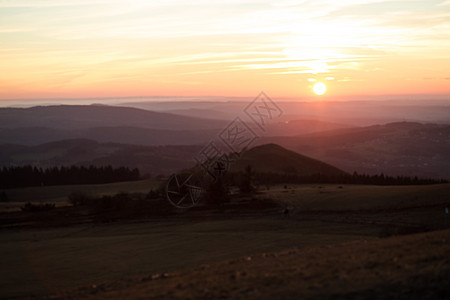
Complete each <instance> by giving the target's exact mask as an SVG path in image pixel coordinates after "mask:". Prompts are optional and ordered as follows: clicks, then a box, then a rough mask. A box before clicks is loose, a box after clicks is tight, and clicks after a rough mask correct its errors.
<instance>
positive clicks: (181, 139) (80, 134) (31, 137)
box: [0, 126, 218, 146]
mask: <svg viewBox="0 0 450 300" xmlns="http://www.w3.org/2000/svg"><path fill="white" fill-rule="evenodd" d="M181 129H182V128H181ZM217 131H218V130H217V129H199V130H164V129H151V128H142V127H128V126H120V127H93V128H86V129H55V128H46V127H25V128H0V144H21V145H39V144H43V143H49V142H54V141H60V140H66V139H92V140H95V141H98V142H104V143H123V144H133V145H147V146H158V145H199V144H203V143H206V142H207V141H209V140H210V139H211V138H212V137H213V136H214V135H215V134H217Z"/></svg>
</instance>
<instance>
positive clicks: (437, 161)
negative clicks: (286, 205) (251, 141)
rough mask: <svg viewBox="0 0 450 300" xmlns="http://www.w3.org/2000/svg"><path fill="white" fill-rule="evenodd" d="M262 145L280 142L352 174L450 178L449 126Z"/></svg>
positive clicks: (340, 133)
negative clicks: (355, 172)
mask: <svg viewBox="0 0 450 300" xmlns="http://www.w3.org/2000/svg"><path fill="white" fill-rule="evenodd" d="M257 142H258V143H276V144H279V145H281V146H283V147H286V148H288V149H291V150H294V151H296V152H299V153H303V154H305V155H308V156H311V157H314V158H316V159H319V160H322V161H324V162H327V163H330V164H332V165H335V166H337V167H339V168H341V169H343V170H345V171H347V172H353V171H357V172H360V173H361V172H362V173H369V174H379V173H382V172H384V173H385V174H389V175H408V176H415V175H417V176H420V177H432V178H446V179H448V178H450V125H440V124H421V123H414V122H397V123H390V124H386V125H375V126H368V127H360V128H349V129H339V130H332V131H328V132H318V133H313V134H307V135H301V136H297V137H264V138H261V139H259V140H258V141H257Z"/></svg>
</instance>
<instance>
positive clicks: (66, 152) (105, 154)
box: [0, 139, 201, 176]
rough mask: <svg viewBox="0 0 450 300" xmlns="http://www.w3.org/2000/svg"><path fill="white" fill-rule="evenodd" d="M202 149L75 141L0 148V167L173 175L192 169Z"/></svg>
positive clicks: (195, 147)
mask: <svg viewBox="0 0 450 300" xmlns="http://www.w3.org/2000/svg"><path fill="white" fill-rule="evenodd" d="M200 149H201V147H200V146H155V147H151V146H137V145H126V144H117V143H99V142H97V141H93V140H86V139H73V140H63V141H58V142H51V143H45V144H41V145H37V146H19V145H0V165H3V166H9V165H28V164H31V165H34V166H38V167H44V168H45V167H52V166H61V165H85V166H86V165H94V166H104V165H111V166H113V167H120V166H129V167H133V168H139V169H140V171H141V174H144V175H145V174H151V175H153V176H155V175H159V174H170V173H172V172H175V171H178V170H180V169H184V168H188V167H191V166H192V165H193V164H194V163H195V162H194V159H193V158H194V155H195V154H197V153H198V151H200Z"/></svg>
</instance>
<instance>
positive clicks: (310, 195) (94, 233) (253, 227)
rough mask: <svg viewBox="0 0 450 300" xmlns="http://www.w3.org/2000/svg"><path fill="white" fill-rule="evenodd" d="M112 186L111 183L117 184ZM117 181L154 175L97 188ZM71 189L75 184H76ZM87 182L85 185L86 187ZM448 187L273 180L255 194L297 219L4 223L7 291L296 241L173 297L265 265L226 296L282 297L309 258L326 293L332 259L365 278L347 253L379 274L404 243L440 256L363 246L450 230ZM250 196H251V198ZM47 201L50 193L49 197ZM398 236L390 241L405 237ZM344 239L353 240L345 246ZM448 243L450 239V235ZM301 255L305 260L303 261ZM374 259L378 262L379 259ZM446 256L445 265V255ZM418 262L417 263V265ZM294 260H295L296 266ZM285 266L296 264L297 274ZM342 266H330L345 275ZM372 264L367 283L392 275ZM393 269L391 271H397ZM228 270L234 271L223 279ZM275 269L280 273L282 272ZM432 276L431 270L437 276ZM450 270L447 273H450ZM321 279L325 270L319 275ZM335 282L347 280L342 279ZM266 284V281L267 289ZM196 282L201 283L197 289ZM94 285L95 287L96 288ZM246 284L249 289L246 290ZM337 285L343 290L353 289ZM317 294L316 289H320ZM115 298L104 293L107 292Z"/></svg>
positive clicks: (202, 292)
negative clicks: (284, 254)
mask: <svg viewBox="0 0 450 300" xmlns="http://www.w3.org/2000/svg"><path fill="white" fill-rule="evenodd" d="M106 187H108V189H109V188H110V189H109V190H108V189H106ZM117 187H119V188H120V189H119V190H122V191H133V192H136V191H138V190H139V188H142V190H143V191H148V183H146V182H145V181H142V182H135V183H123V184H115V185H104V186H103V187H101V186H95V187H92V188H99V189H98V190H97V192H98V193H107V192H108V191H109V192H111V193H114V192H115V191H116V188H117ZM55 188H56V187H55ZM60 188H62V187H60ZM65 188H66V192H67V191H69V190H72V189H73V188H75V187H70V188H69V187H65ZM102 188H103V189H102ZM49 189H50V188H49ZM79 189H80V190H81V189H82V188H81V187H79ZM91 191H92V190H91ZM449 192H450V185H449V184H443V185H430V186H358V185H342V186H339V185H288V186H286V187H285V186H284V185H280V186H273V187H270V189H269V190H262V191H260V192H259V193H257V194H256V195H254V196H253V197H254V198H268V199H273V200H275V201H277V202H280V203H281V204H282V206H281V207H285V206H286V207H288V208H289V210H290V214H289V216H288V217H285V216H284V215H283V213H282V209H280V210H279V211H274V210H269V211H266V210H261V211H259V210H257V209H254V210H252V211H248V210H247V211H246V212H245V213H239V212H238V211H236V207H234V208H233V210H227V208H226V207H224V208H222V209H221V210H217V209H212V210H208V209H206V210H191V211H184V212H177V213H175V214H172V215H168V216H166V217H165V218H161V217H160V218H157V219H151V218H150V219H145V220H135V221H127V222H124V221H122V222H115V223H110V224H104V223H87V224H79V225H71V226H66V227H33V226H29V227H21V228H22V229H17V228H16V229H14V227H10V228H9V229H3V230H1V231H0V243H1V245H2V246H1V247H0V255H1V257H2V258H3V261H2V268H1V269H0V278H1V280H0V291H1V294H0V298H11V297H24V296H31V295H49V294H53V293H59V291H61V290H66V289H73V288H75V287H81V288H83V287H89V286H91V287H92V285H93V284H95V285H98V284H99V283H102V282H114V281H115V280H118V279H121V278H132V277H135V276H137V277H138V278H148V276H149V275H151V274H156V273H165V272H177V273H176V274H181V273H179V272H178V271H177V270H187V271H186V272H188V273H186V274H191V275H192V276H194V277H195V276H212V275H211V274H209V273H201V272H200V271H198V270H197V269H192V268H196V267H198V266H199V265H204V264H212V263H216V262H220V261H224V260H230V259H235V258H238V257H248V256H251V257H262V256H261V254H262V253H272V252H279V251H284V250H285V249H290V248H295V249H296V250H295V251H294V253H297V251H300V252H298V253H299V254H295V255H293V256H292V257H291V258H289V260H286V261H280V262H279V261H277V260H273V261H268V262H271V263H270V264H272V265H270V264H269V263H266V262H264V263H262V262H261V265H260V266H259V267H257V268H256V269H254V270H249V271H247V269H246V265H245V266H241V265H239V264H238V265H237V266H236V269H232V270H231V269H229V270H228V269H227V268H226V267H225V265H227V264H229V262H223V263H218V265H215V267H213V268H212V269H211V270H214V272H213V273H216V274H217V276H219V277H217V279H213V282H212V283H211V282H209V283H208V282H207V283H205V285H204V286H200V287H199V288H198V289H197V287H198V286H199V285H201V280H202V279H198V280H200V281H198V282H196V281H192V282H191V281H189V280H186V283H187V284H188V286H187V287H186V289H185V288H182V287H183V286H184V285H183V282H184V281H185V279H180V281H177V282H176V283H174V284H175V285H176V286H177V285H178V284H181V285H180V289H182V290H186V293H185V294H183V292H181V293H180V294H179V295H178V294H176V295H174V294H170V295H174V297H175V298H176V297H179V298H186V297H188V296H189V295H191V296H194V297H204V298H207V297H208V295H209V294H208V293H212V294H211V295H212V296H214V297H219V296H220V295H218V294H216V292H217V291H219V289H218V288H217V285H219V284H220V282H222V281H221V280H223V284H224V285H226V284H228V283H227V282H228V280H231V279H228V277H230V276H231V277H232V276H235V277H239V278H241V277H242V274H241V273H239V274H238V273H237V272H241V271H243V272H246V274H254V275H251V276H250V277H249V278H253V277H252V276H257V275H256V274H257V273H258V274H260V275H261V276H263V274H265V273H264V272H266V273H267V274H269V275H268V277H267V278H265V277H264V278H263V277H261V276H260V277H258V278H257V279H254V280H253V279H251V281H249V282H248V283H245V284H244V285H243V286H234V287H233V285H230V289H228V286H224V287H223V289H225V292H227V293H228V294H226V295H228V296H227V297H231V298H234V297H235V296H236V297H241V298H243V297H244V296H245V295H250V296H252V295H253V296H254V297H258V295H259V296H261V295H266V294H265V293H266V288H265V287H264V286H265V285H268V286H270V285H271V284H275V285H277V284H278V283H282V286H283V284H284V286H285V287H284V288H283V289H285V290H284V292H283V290H277V289H276V288H275V289H274V293H275V294H272V295H276V293H277V291H278V292H280V293H281V294H280V295H284V294H283V293H286V295H290V294H289V293H290V292H289V291H295V289H296V288H295V287H294V286H291V284H290V283H289V282H291V281H290V279H289V278H291V277H290V276H297V275H298V274H297V273H296V272H297V271H295V272H294V271H293V270H294V269H299V270H301V269H304V268H310V267H311V266H310V265H309V264H312V265H316V264H319V265H321V267H320V268H318V269H317V270H315V269H314V270H315V271H314V270H312V271H311V272H312V273H311V274H312V275H308V274H306V273H305V274H303V273H302V274H303V275H304V276H307V277H308V278H309V279H308V280H309V281H308V283H307V285H305V289H309V287H310V286H313V289H316V290H318V291H320V289H321V288H322V287H323V286H324V284H325V282H326V281H327V280H328V279H327V278H328V277H327V276H330V275H329V274H328V273H327V268H330V267H332V266H334V268H338V267H340V266H335V265H333V264H339V263H342V264H343V265H342V267H343V268H344V275H343V276H344V277H343V278H347V279H345V280H347V281H348V282H351V281H352V280H359V279H358V278H357V277H355V278H353V277H352V276H353V275H352V274H353V272H354V271H355V269H352V268H356V269H357V267H356V265H355V266H354V267H351V268H350V267H349V268H347V267H346V266H345V264H346V263H347V260H346V259H355V261H359V265H358V266H360V268H363V269H364V268H366V267H365V266H368V267H367V270H370V272H378V271H379V270H384V269H383V268H384V266H385V264H386V261H385V258H383V256H382V253H388V254H389V253H390V252H389V251H391V250H392V249H393V248H399V249H402V250H401V251H403V252H400V253H399V254H396V257H397V258H398V259H400V258H401V257H402V256H404V255H408V254H407V251H409V250H412V251H419V250H420V251H422V252H421V253H423V255H424V256H423V257H424V258H423V259H429V260H430V261H432V262H433V259H432V256H433V253H434V252H429V250H428V248H426V247H422V248H420V247H419V246H417V249H416V250H414V249H415V248H414V249H409V248H408V245H407V244H403V243H409V242H410V241H409V240H403V239H400V240H399V242H398V243H399V245H401V247H400V246H398V247H397V244H395V243H396V242H392V243H391V242H389V243H391V244H389V243H388V244H386V245H390V246H387V247H388V248H386V249H385V250H383V251H384V252H383V251H381V250H380V251H381V252H377V253H378V254H377V255H379V259H378V258H377V259H375V258H373V257H369V256H364V255H362V253H363V252H364V251H369V250H368V249H370V247H374V248H373V251H378V250H377V249H376V248H377V247H384V246H382V244H376V242H373V243H374V244H369V245H371V246H370V247H369V246H367V247H369V248H367V247H366V246H364V245H366V244H365V242H364V241H369V242H368V243H372V242H370V241H371V240H380V241H383V240H385V239H380V237H384V236H390V235H398V234H406V233H415V232H422V231H430V230H436V229H443V228H445V227H446V226H448V225H446V224H445V219H444V208H445V207H446V206H450V201H449V200H448V195H449ZM61 193H62V192H61ZM55 194H56V193H55ZM247 198H248V199H247V200H249V201H252V200H251V199H252V198H251V197H247ZM45 202H50V201H49V200H46V201H45ZM5 214H6V213H5ZM1 216H2V215H1V214H0V217H1ZM448 221H450V220H447V222H448ZM25 228H28V229H25ZM447 235H448V232H447ZM397 238H398V237H394V238H392V239H389V240H390V241H396V239H397ZM448 240H450V238H449V239H447V241H448ZM358 241H360V242H358ZM340 243H350V244H343V246H342V245H338V244H340ZM352 243H353V244H352ZM394 244H395V245H394ZM444 244H445V243H444ZM325 245H326V246H327V247H328V248H330V249H337V250H335V251H336V253H335V252H333V251H334V250H330V251H331V252H330V253H328V254H326V253H324V255H328V256H329V257H330V259H331V261H329V260H326V262H327V263H324V264H322V262H321V261H320V260H317V261H314V260H311V261H310V262H309V260H307V259H305V258H303V257H304V256H305V255H306V256H305V257H309V256H308V255H312V254H313V253H315V251H322V250H320V249H322V248H317V247H318V246H325ZM345 245H347V246H345ZM358 245H360V246H358ZM383 245H384V244H383ZM445 245H448V242H447V244H445ZM353 246H355V247H360V248H359V249H361V250H360V251H361V253H360V254H355V255H353V256H349V257H350V258H344V256H345V255H348V254H349V253H352V252H353V250H352V249H353V248H352V247H353ZM314 247H316V248H314ZM365 247H366V248H365ZM389 247H390V248H389ZM446 247H447V246H446ZM310 249H316V250H310ZM318 249H319V250H318ZM364 249H366V250H364ZM389 249H391V250H389ZM439 249H440V248H439ZM303 251H306V252H303ZM392 251H393V250H392ZM433 251H434V250H433ZM436 251H441V250H436ZM305 253H306V254H305ZM308 253H310V254H308ZM439 253H440V252H439ZM336 255H337V257H338V258H339V257H340V259H342V262H340V260H336V261H334V260H333V259H332V257H333V256H336ZM389 255H390V254H389ZM289 257H290V256H289ZM351 257H354V258H351ZM377 257H378V256H377ZM387 257H390V256H387ZM430 257H431V258H430ZM372 258H373V259H372ZM311 259H312V258H311ZM316 259H317V257H316ZM386 259H388V260H389V259H390V258H386ZM392 259H394V257H392ZM297 260H298V261H299V263H300V264H299V265H296V264H295V263H294V262H295V261H297ZM252 261H253V260H252ZM372 262H373V265H370V264H371V263H372ZM437 262H438V263H444V262H443V261H442V259H441V258H439V259H438V260H437ZM415 263H416V261H415V260H411V261H409V262H408V263H406V264H405V265H404V269H405V270H411V272H412V274H414V272H416V271H417V270H418V269H417V268H419V267H420V266H421V265H420V264H418V265H417V266H416V265H415ZM446 263H448V262H446ZM266 264H269V265H266ZM409 264H412V265H411V266H409ZM289 265H291V266H292V267H291V268H290V267H289ZM361 266H362V267H361ZM222 268H223V272H222V271H221V270H222ZM271 268H273V269H271ZM286 268H287V269H289V270H291V271H292V272H291V273H289V272H288V271H289V270H286ZM380 268H381V269H380ZM408 268H410V269H408ZM190 269H192V270H194V271H192V270H190ZM181 272H185V271H181ZM189 272H193V273H189ZM197 272H200V273H197ZM205 272H206V271H205ZM229 272H231V273H229ZM283 272H287V273H286V277H284V275H279V274H284V273H283ZM308 272H309V271H308ZM321 272H322V273H323V274H321ZM336 272H337V271H336ZM336 272H334V273H331V274H335V275H336V274H337V273H336ZM370 272H369V271H367V274H368V275H367V276H368V277H366V279H367V281H365V283H364V285H363V286H362V287H367V288H368V289H369V288H371V287H372V286H371V285H370V283H369V282H371V280H372V281H373V280H374V281H373V282H375V283H376V284H378V283H380V284H381V283H382V281H380V280H381V279H380V278H382V277H383V275H382V274H383V273H382V272H381V273H380V274H381V275H377V276H378V277H376V278H378V279H376V278H375V277H373V276H375V275H373V274H372V275H370V274H369V273H370ZM383 272H384V271H383ZM387 272H391V271H390V269H388V271H387ZM430 272H431V271H430ZM183 274H184V273H183ZM220 274H222V275H223V276H225V277H223V278H221V277H220V276H221V275H220ZM230 274H231V275H230ZM233 274H234V275H233ZM275 274H278V275H277V276H278V277H277V276H276V275H275ZM295 274H297V275H295ZM327 274H328V275H327ZM355 274H358V273H355ZM374 274H375V273H374ZM389 274H390V273H389ZM402 274H405V273H402ZM417 274H419V273H417ZM421 274H422V273H420V274H419V275H420V276H422V275H423V274H422V275H421ZM424 274H425V273H424ZM427 274H428V273H426V274H425V275H424V276H428V275H427ZM437 274H438V275H439V274H440V273H437ZM446 274H447V275H448V273H446ZM303 275H302V276H303ZM369 275H370V276H369ZM177 276H178V275H177ZM180 276H185V275H180ZM186 276H189V275H186ZM245 276H246V275H245ZM245 276H244V277H245ZM298 276H300V275H298ZM336 276H337V275H336ZM355 276H356V275H355ZM371 276H372V277H371ZM399 276H400V277H398V278H399V279H398V280H400V281H401V280H403V279H402V278H406V279H407V278H409V277H402V276H405V275H399ZM439 276H441V275H439ZM231 277H230V278H231ZM180 278H184V277H180ZM208 278H209V277H208ZM295 278H296V277H295ZM314 278H317V281H316V279H314ZM430 278H431V277H430ZM203 279H204V278H203ZM139 280H140V279H139ZM377 280H378V281H377ZM155 282H156V281H155ZM214 282H215V283H214ZM243 282H246V281H243ZM152 284H153V282H152ZM171 284H172V283H170V284H169V285H167V286H166V285H164V286H163V287H161V289H160V290H154V289H153V287H151V288H150V290H148V291H147V290H146V289H147V287H142V289H144V290H145V291H144V290H142V291H141V290H139V291H136V294H134V293H135V292H134V291H128V290H124V291H123V293H122V294H120V293H119V294H113V295H112V297H113V298H115V297H116V296H118V297H121V298H129V297H127V296H126V295H131V297H130V298H133V297H143V298H149V297H150V296H152V295H156V296H157V297H156V298H158V297H162V295H163V293H166V290H165V289H166V288H167V289H172V288H173V286H172V285H171ZM210 284H211V285H210ZM247 284H248V286H247ZM332 284H333V285H336V286H338V285H339V281H336V282H334V283H332ZM114 285H115V284H114V283H111V286H110V288H111V289H113V286H114ZM189 286H191V287H189ZM250 286H252V288H250ZM259 286H262V287H261V288H259ZM192 287H195V290H193V289H192ZM241 287H242V289H241ZM91 290H92V289H91V288H90V289H89V291H91ZM93 290H94V291H95V290H96V289H95V288H94V289H93ZM244 290H247V291H250V292H248V293H247V292H245V291H244ZM174 291H175V290H174ZM336 291H337V293H338V294H339V293H340V292H342V291H344V290H336ZM349 291H354V292H357V293H359V292H361V291H363V289H360V290H354V289H350V290H349ZM344 292H345V291H344ZM74 293H75V292H74ZM89 293H90V292H89ZM252 293H253V294H252ZM324 293H326V292H324ZM67 295H68V294H66V296H67ZM75 295H76V294H75ZM224 295H225V294H224ZM226 295H225V296H226ZM267 295H270V294H267ZM308 295H309V294H308ZM310 295H312V297H314V296H317V295H321V294H320V293H319V294H314V293H313V294H310ZM107 296H108V295H107V294H105V297H107ZM108 297H109V296H108ZM267 297H268V299H269V298H270V297H269V296H267ZM294 298H295V297H294Z"/></svg>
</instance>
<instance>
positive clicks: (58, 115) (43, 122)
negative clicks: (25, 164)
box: [0, 105, 227, 130]
mask: <svg viewBox="0 0 450 300" xmlns="http://www.w3.org/2000/svg"><path fill="white" fill-rule="evenodd" d="M226 124H227V122H225V121H219V120H208V119H201V118H193V117H187V116H180V115H174V114H169V113H162V112H153V111H148V110H142V109H137V108H130V107H115V106H104V105H101V106H100V105H60V106H36V107H31V108H0V128H24V127H46V128H55V129H86V128H93V127H120V126H127V127H142V128H152V129H166V130H167V129H170V130H196V129H211V128H218V129H220V128H222V127H224V126H225V125H226Z"/></svg>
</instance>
